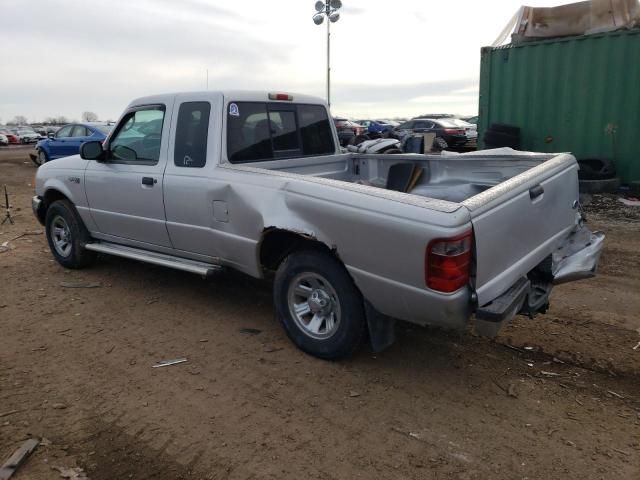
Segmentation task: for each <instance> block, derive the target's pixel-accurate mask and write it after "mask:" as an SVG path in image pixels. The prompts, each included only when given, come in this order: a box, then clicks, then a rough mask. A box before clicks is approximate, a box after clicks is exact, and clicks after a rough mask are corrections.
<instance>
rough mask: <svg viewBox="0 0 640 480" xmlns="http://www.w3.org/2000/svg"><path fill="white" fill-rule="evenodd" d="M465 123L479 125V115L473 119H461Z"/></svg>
mask: <svg viewBox="0 0 640 480" xmlns="http://www.w3.org/2000/svg"><path fill="white" fill-rule="evenodd" d="M461 118H462V120H464V121H465V122H469V123H472V124H474V125H477V124H478V115H474V116H472V117H461Z"/></svg>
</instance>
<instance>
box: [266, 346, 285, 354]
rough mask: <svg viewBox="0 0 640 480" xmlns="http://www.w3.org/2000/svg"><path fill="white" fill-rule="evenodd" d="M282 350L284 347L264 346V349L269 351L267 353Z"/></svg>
mask: <svg viewBox="0 0 640 480" xmlns="http://www.w3.org/2000/svg"><path fill="white" fill-rule="evenodd" d="M280 350H283V348H282V347H272V346H267V347H264V351H265V352H267V353H273V352H279V351H280Z"/></svg>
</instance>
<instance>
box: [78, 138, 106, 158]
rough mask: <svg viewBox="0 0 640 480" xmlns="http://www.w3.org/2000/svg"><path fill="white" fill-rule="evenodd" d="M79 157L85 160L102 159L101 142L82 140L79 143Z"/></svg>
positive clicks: (103, 155) (103, 154)
mask: <svg viewBox="0 0 640 480" xmlns="http://www.w3.org/2000/svg"><path fill="white" fill-rule="evenodd" d="M80 157H82V158H84V159H85V160H103V159H104V157H105V152H104V149H103V148H102V142H98V141H93V142H84V143H83V144H82V145H80Z"/></svg>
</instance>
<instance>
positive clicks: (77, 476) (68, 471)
mask: <svg viewBox="0 0 640 480" xmlns="http://www.w3.org/2000/svg"><path fill="white" fill-rule="evenodd" d="M51 468H52V469H54V470H57V471H58V472H60V476H61V477H62V478H67V479H69V480H88V477H87V474H86V473H85V472H84V470H82V469H81V468H80V467H73V468H64V467H51Z"/></svg>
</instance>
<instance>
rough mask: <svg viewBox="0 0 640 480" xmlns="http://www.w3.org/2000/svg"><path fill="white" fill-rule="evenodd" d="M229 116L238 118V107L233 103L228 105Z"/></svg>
mask: <svg viewBox="0 0 640 480" xmlns="http://www.w3.org/2000/svg"><path fill="white" fill-rule="evenodd" d="M229 115H231V116H232V117H239V116H240V110H238V105H236V104H235V103H230V104H229Z"/></svg>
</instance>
